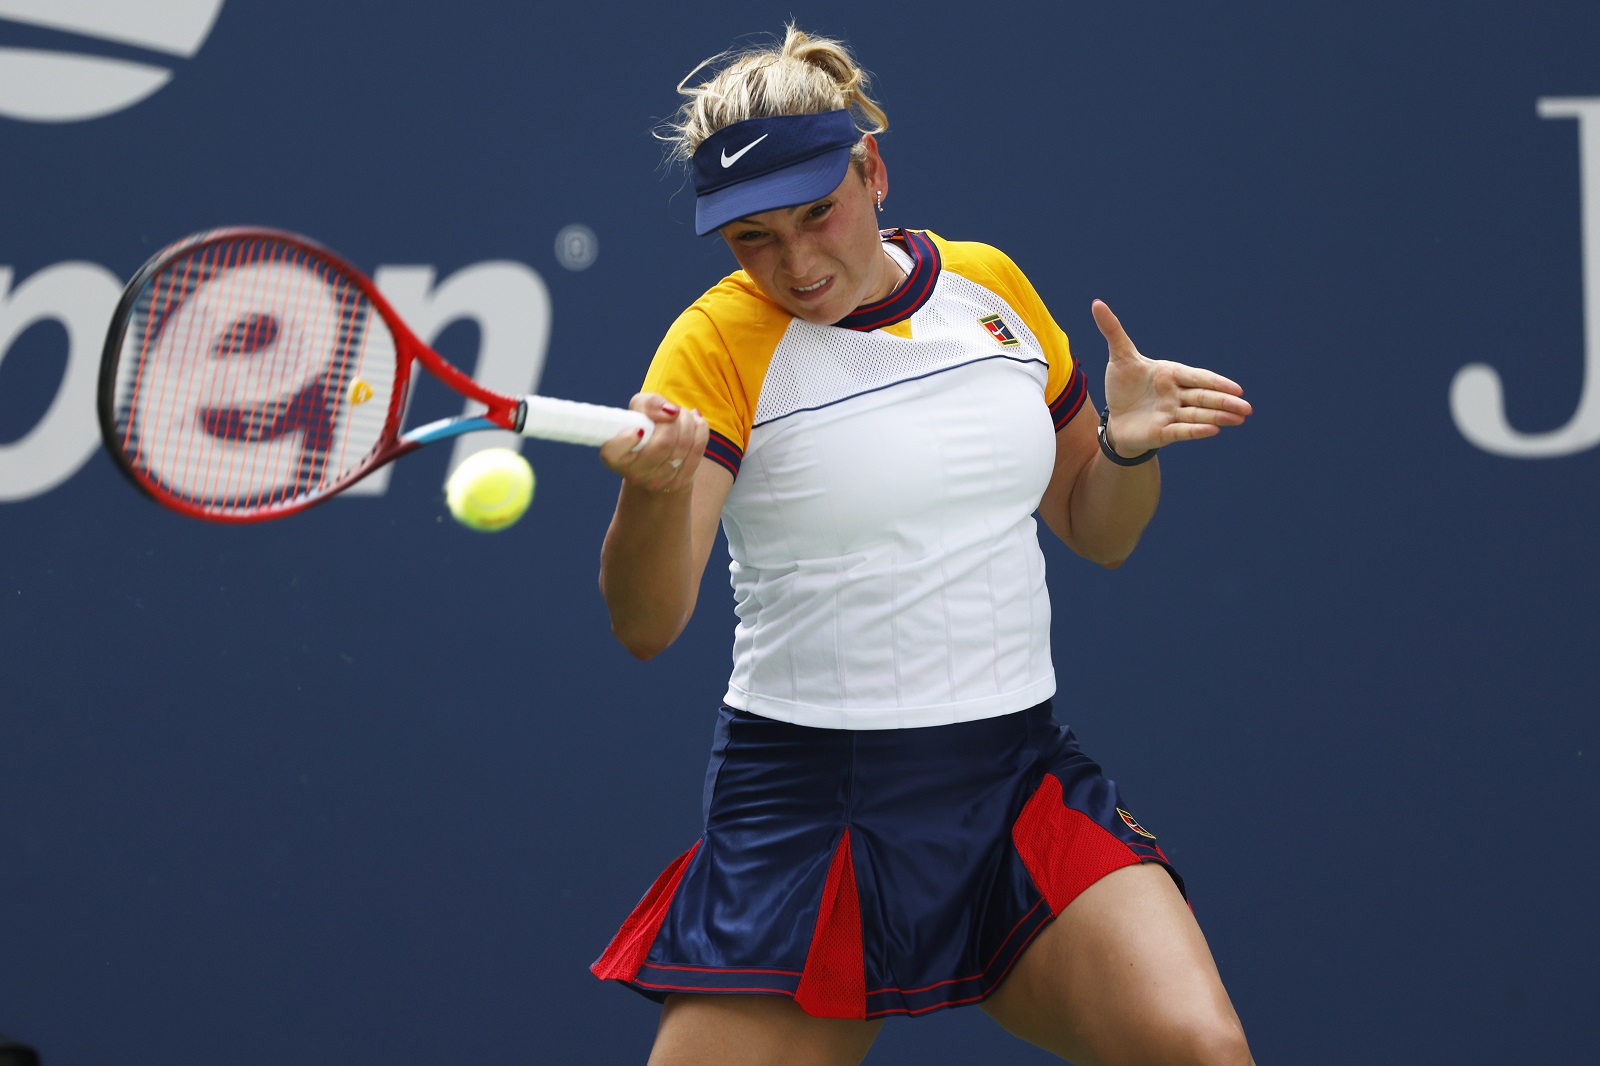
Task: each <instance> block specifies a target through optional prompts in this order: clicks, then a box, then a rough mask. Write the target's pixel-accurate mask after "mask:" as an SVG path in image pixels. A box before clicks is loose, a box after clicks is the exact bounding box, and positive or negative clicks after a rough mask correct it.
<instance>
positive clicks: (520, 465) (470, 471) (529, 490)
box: [444, 448, 534, 532]
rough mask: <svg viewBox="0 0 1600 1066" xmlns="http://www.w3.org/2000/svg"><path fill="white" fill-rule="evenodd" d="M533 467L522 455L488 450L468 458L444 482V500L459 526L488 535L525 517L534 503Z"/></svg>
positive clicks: (492, 449)
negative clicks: (523, 515) (530, 505)
mask: <svg viewBox="0 0 1600 1066" xmlns="http://www.w3.org/2000/svg"><path fill="white" fill-rule="evenodd" d="M533 485H534V476H533V467H531V466H529V465H528V461H527V460H526V459H524V458H523V457H522V455H521V453H520V452H514V451H512V450H511V449H510V448H488V449H485V450H484V451H481V452H474V453H473V454H471V455H469V456H467V458H466V459H465V460H464V461H463V462H462V464H461V465H460V466H458V467H456V468H455V470H454V471H453V472H452V473H451V474H450V480H449V481H447V482H445V487H444V499H445V503H446V504H448V505H449V507H450V513H451V514H452V515H454V516H455V519H456V521H457V522H460V523H461V524H462V525H464V526H466V527H468V528H469V529H478V530H483V531H485V532H489V531H492V530H496V529H504V528H506V527H507V526H509V525H510V524H511V523H513V522H515V521H516V520H517V519H519V518H521V517H522V512H524V511H526V510H527V509H528V504H529V503H531V502H532V501H533Z"/></svg>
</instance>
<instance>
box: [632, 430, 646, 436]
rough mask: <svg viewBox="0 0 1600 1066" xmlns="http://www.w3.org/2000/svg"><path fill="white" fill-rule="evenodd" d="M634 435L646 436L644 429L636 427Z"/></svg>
mask: <svg viewBox="0 0 1600 1066" xmlns="http://www.w3.org/2000/svg"><path fill="white" fill-rule="evenodd" d="M633 435H634V436H635V437H643V436H644V430H642V429H636V430H634V431H633Z"/></svg>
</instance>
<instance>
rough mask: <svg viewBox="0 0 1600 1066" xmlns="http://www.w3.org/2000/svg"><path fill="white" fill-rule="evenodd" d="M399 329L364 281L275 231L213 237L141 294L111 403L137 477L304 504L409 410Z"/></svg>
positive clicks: (201, 501)
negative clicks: (392, 327) (392, 329)
mask: <svg viewBox="0 0 1600 1066" xmlns="http://www.w3.org/2000/svg"><path fill="white" fill-rule="evenodd" d="M396 379H397V365H396V354H395V345H394V339H393V337H392V336H391V335H390V333H389V330H388V328H387V326H386V325H385V324H384V323H383V321H382V319H381V317H380V316H378V315H377V314H376V312H375V310H374V308H373V306H372V304H371V302H370V301H369V300H368V299H367V297H366V295H365V293H364V292H363V291H362V290H361V289H360V287H359V286H357V285H356V284H354V283H353V282H352V281H351V280H350V279H349V278H348V277H346V276H345V275H344V274H343V273H342V272H341V271H339V270H335V269H331V268H330V267H329V266H328V264H327V263H326V262H324V261H323V260H321V259H320V258H319V257H317V256H315V255H314V254H312V253H310V252H308V251H307V250H305V249H303V248H301V247H299V246H296V245H293V244H290V243H287V242H281V241H274V240H270V239H259V238H253V239H228V240H216V241H211V242H208V243H202V244H200V245H199V246H197V247H195V248H191V249H188V250H187V251H185V252H183V253H182V254H180V255H179V256H177V257H175V258H173V259H171V260H169V261H167V262H165V263H164V264H163V265H162V266H161V267H160V268H159V269H157V270H156V271H155V272H154V273H153V274H152V276H151V277H150V278H148V279H147V281H146V283H145V285H144V287H143V289H142V290H141V291H140V292H139V293H138V294H137V296H136V297H135V299H134V301H133V304H132V308H131V316H130V320H129V326H128V328H127V330H126V331H125V333H124V336H123V342H122V355H121V359H120V361H119V364H118V367H117V375H116V384H115V390H116V391H115V402H114V404H113V410H114V417H115V419H116V421H117V428H118V434H117V436H118V437H119V438H120V440H121V444H122V448H121V450H122V453H123V456H124V458H125V459H126V460H127V462H128V463H129V464H130V465H131V466H132V468H133V469H134V470H135V471H136V472H137V474H138V475H139V476H140V477H141V479H142V480H143V481H144V482H145V483H146V484H147V485H148V486H149V487H150V488H151V489H152V490H153V491H156V492H158V493H161V494H164V495H166V496H168V497H170V498H171V499H173V500H174V501H177V502H180V503H183V504H186V505H188V506H190V507H193V508H197V509H200V510H204V511H207V512H211V513H220V514H228V513H235V514H239V515H247V514H257V515H259V514H261V513H267V512H272V511H275V510H285V509H289V508H292V507H295V506H297V505H301V504H303V503H304V501H305V500H306V499H307V498H309V497H314V496H316V495H319V494H321V493H323V492H326V491H328V490H330V489H331V488H333V487H335V486H337V485H339V484H341V483H343V482H344V481H346V480H348V479H349V478H350V477H352V476H354V475H355V474H357V473H358V472H359V471H360V470H361V469H362V468H363V467H364V465H365V464H366V463H367V462H369V461H370V460H371V459H372V457H373V456H374V454H375V453H376V452H377V450H378V448H379V446H380V445H381V444H382V443H383V441H384V439H385V437H386V435H387V434H390V433H392V424H393V423H394V422H395V421H396V419H397V417H398V408H399V404H398V403H397V402H396V400H397V396H396V391H397V390H396V385H397V380H396Z"/></svg>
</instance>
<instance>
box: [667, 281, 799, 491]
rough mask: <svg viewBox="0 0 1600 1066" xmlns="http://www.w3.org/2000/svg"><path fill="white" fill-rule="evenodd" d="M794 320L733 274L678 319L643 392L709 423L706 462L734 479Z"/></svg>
mask: <svg viewBox="0 0 1600 1066" xmlns="http://www.w3.org/2000/svg"><path fill="white" fill-rule="evenodd" d="M789 321H790V320H789V316H788V315H787V314H785V313H783V312H782V311H780V310H779V309H777V308H776V307H775V306H774V305H772V304H771V303H770V302H768V301H767V300H766V299H765V298H764V297H761V296H760V295H758V294H757V293H756V292H755V290H754V287H753V286H752V285H751V284H750V283H749V281H748V280H747V279H746V278H745V277H744V275H743V274H742V273H740V274H733V275H730V276H729V277H728V278H725V279H724V280H723V281H722V282H721V283H720V284H718V285H717V286H716V287H715V288H713V289H711V290H710V291H709V292H707V293H706V294H705V295H704V296H702V297H701V298H700V299H699V300H697V301H695V303H694V304H693V305H691V306H690V307H689V308H688V310H686V311H684V312H683V314H681V315H679V316H678V318H677V321H675V322H673V324H672V326H671V328H670V329H668V330H667V335H666V336H665V337H663V338H662V340H661V344H660V346H659V347H657V349H656V354H655V357H654V358H653V359H652V360H651V361H650V369H649V370H648V371H647V372H646V373H645V378H644V386H643V391H645V392H654V393H659V394H661V395H662V396H664V397H666V398H667V399H668V400H669V401H671V402H672V403H675V404H677V405H678V406H679V407H683V408H694V409H696V410H698V411H699V412H700V413H701V414H702V415H704V416H705V419H706V421H707V422H708V423H709V424H710V426H711V439H710V441H709V442H708V443H707V444H706V455H707V456H708V457H710V458H712V459H715V460H716V461H718V462H720V463H722V465H724V466H726V467H727V468H728V469H729V470H731V471H732V472H733V473H734V474H738V472H739V464H740V462H741V461H742V460H743V458H744V449H745V447H746V446H747V445H748V444H749V442H750V428H751V425H752V424H753V422H754V419H755V409H756V402H757V400H758V399H759V398H760V395H761V382H762V380H763V379H764V378H765V377H766V372H767V365H768V364H769V363H770V362H771V361H772V353H773V352H774V351H775V350H776V349H777V346H778V342H779V341H780V340H781V339H782V338H783V334H784V331H785V330H786V329H787V328H788V324H789Z"/></svg>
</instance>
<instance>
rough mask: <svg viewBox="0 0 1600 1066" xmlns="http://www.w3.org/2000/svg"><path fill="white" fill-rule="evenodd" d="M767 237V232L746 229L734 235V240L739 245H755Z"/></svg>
mask: <svg viewBox="0 0 1600 1066" xmlns="http://www.w3.org/2000/svg"><path fill="white" fill-rule="evenodd" d="M766 235H767V234H766V231H765V230H758V229H746V230H740V231H738V232H737V233H735V234H734V235H733V239H734V241H735V242H737V243H739V244H755V243H756V242H757V241H759V240H761V239H762V238H763V237H765V236H766Z"/></svg>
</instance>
